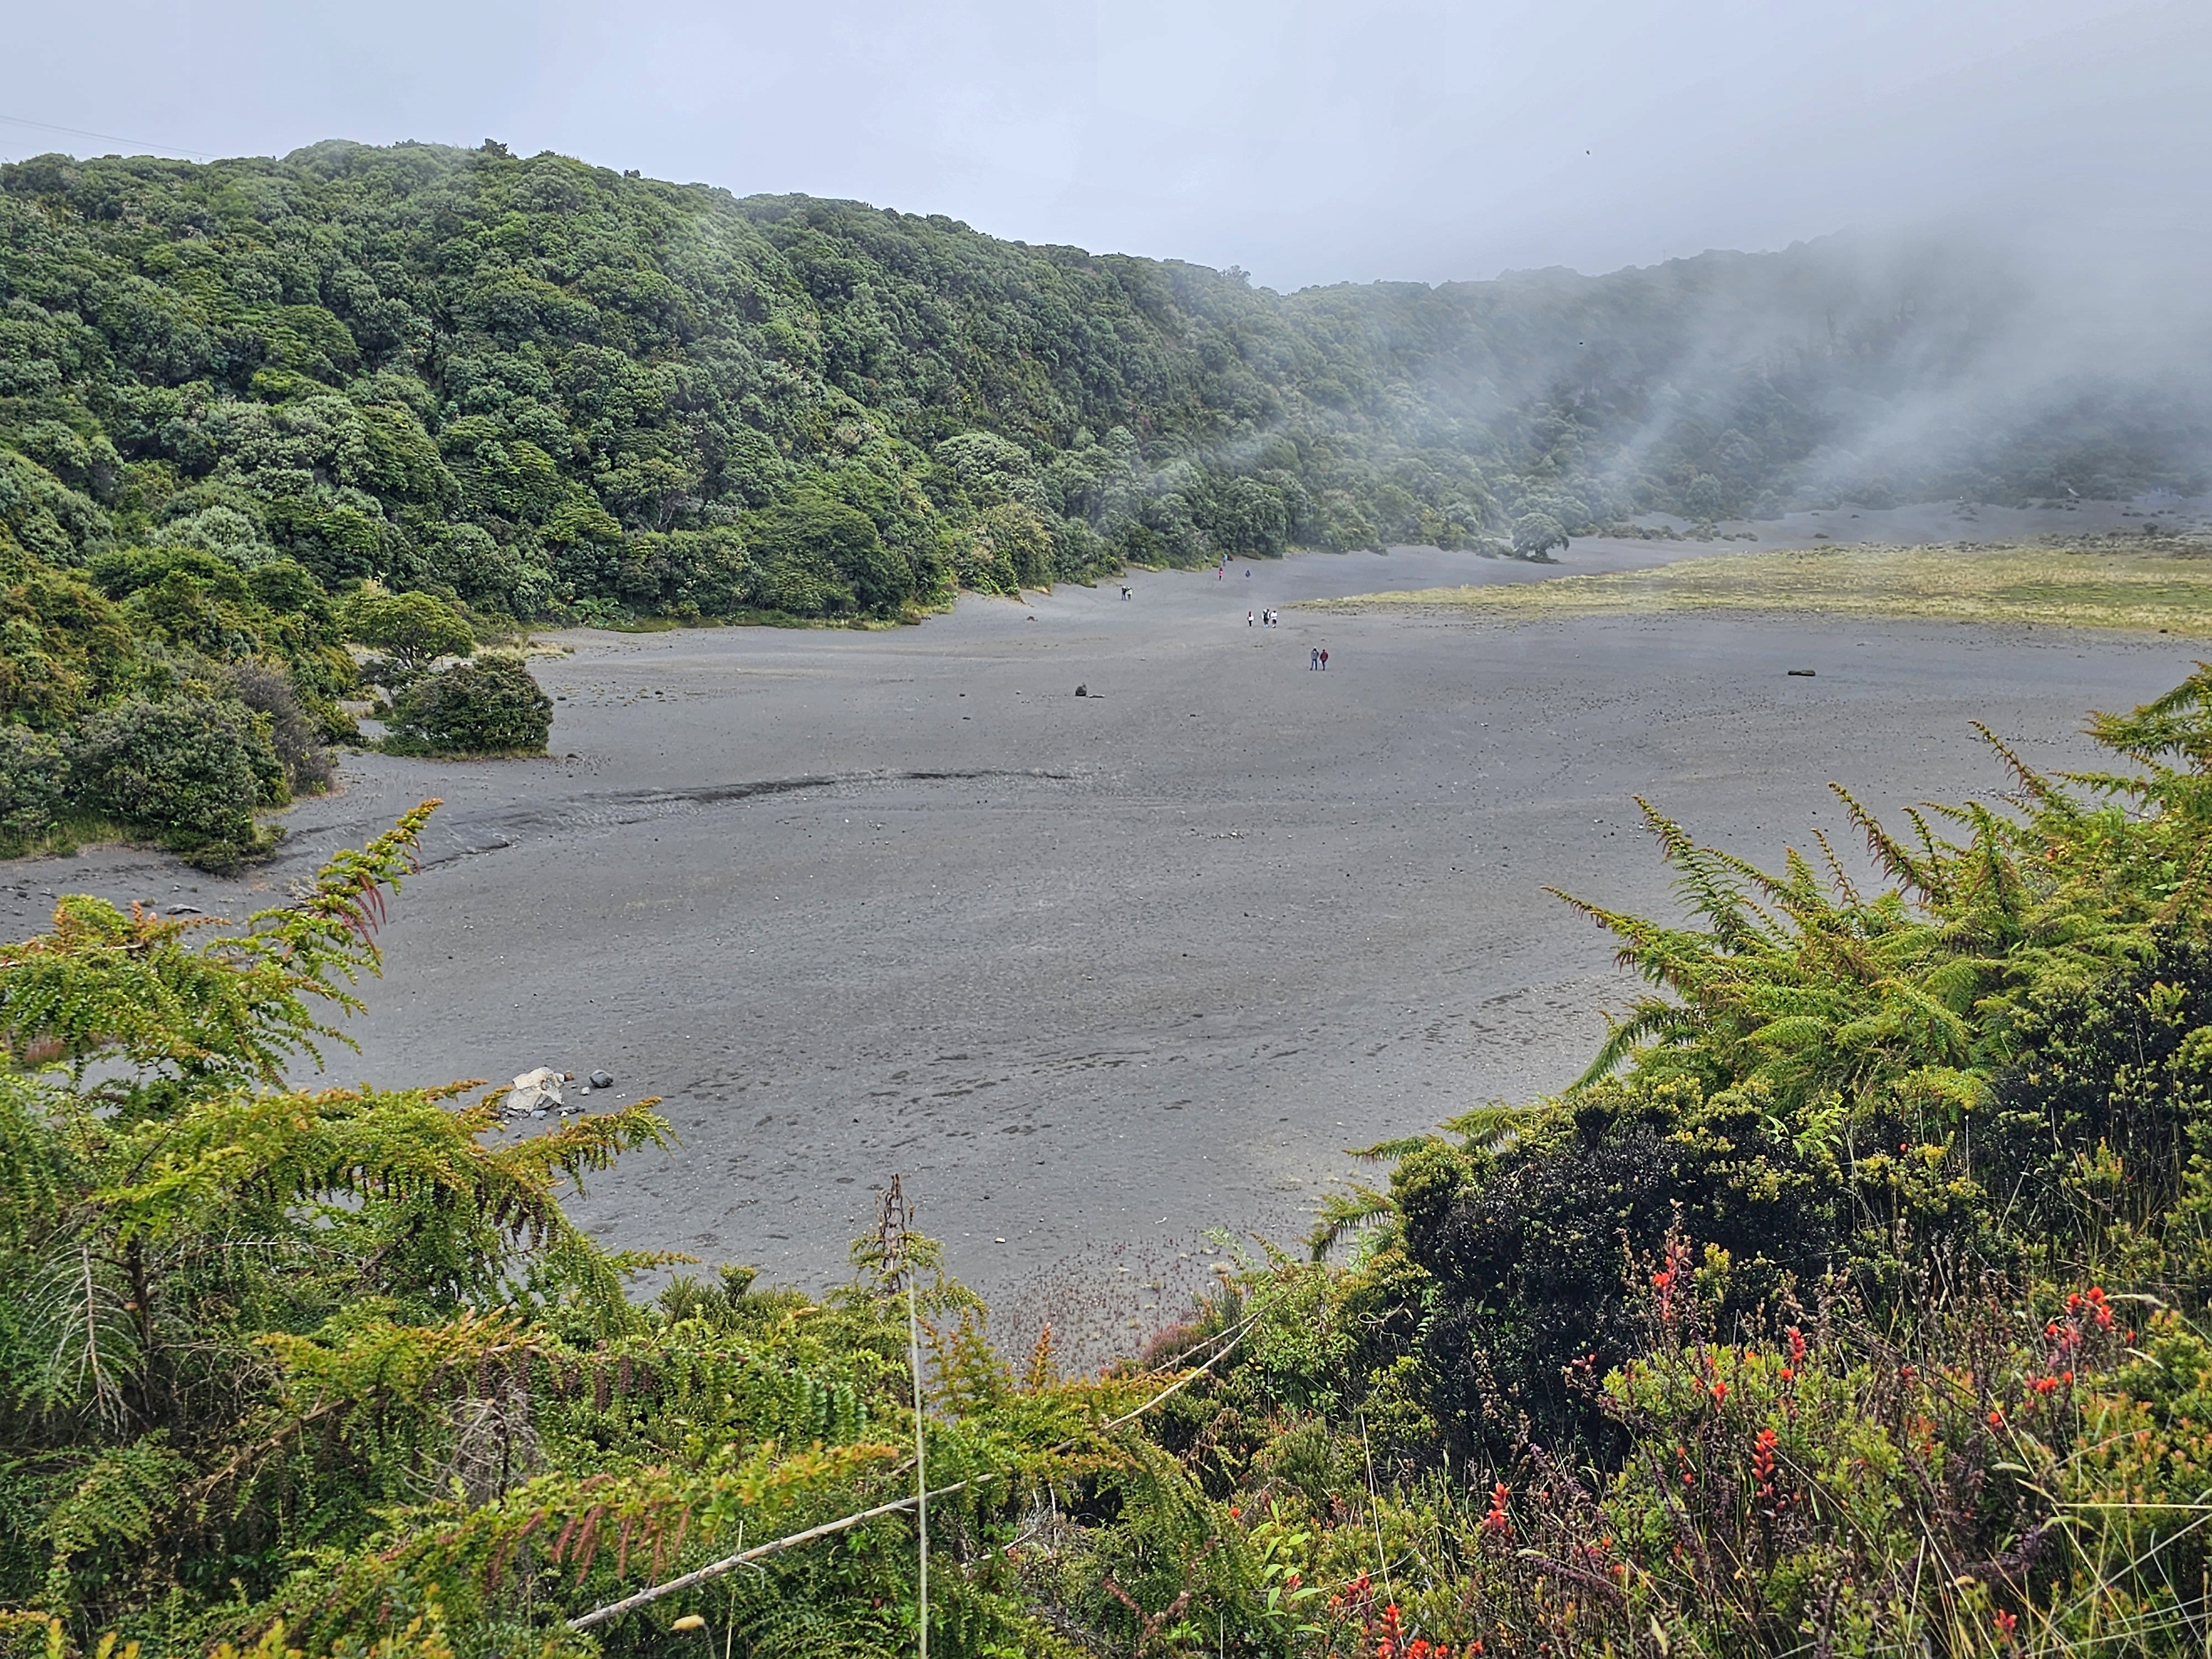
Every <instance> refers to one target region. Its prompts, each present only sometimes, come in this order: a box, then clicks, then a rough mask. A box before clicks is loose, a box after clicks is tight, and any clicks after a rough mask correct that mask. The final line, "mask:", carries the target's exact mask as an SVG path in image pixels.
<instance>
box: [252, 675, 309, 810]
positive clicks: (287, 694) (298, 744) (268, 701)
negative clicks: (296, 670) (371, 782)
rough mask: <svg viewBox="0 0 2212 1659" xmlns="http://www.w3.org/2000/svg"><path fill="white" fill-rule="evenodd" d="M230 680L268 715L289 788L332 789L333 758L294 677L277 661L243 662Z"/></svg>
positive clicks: (257, 709) (257, 711)
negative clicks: (326, 748)
mask: <svg viewBox="0 0 2212 1659" xmlns="http://www.w3.org/2000/svg"><path fill="white" fill-rule="evenodd" d="M230 683H231V685H232V686H233V687H234V689H235V690H236V691H237V692H238V700H239V701H240V702H242V703H244V704H245V705H246V707H247V708H250V709H252V711H253V712H254V713H255V714H260V715H264V716H265V717H266V719H267V720H268V737H269V744H270V748H271V750H274V752H275V754H276V760H277V763H279V764H280V765H281V766H282V767H283V769H284V784H285V787H286V789H287V790H288V791H289V793H292V794H295V795H319V794H321V793H323V791H324V790H325V789H327V788H329V787H331V757H330V756H329V754H328V753H327V752H326V751H325V750H324V748H323V744H322V738H321V735H320V734H319V732H317V730H316V729H315V723H314V722H313V720H310V719H309V718H308V717H307V710H306V709H305V708H302V707H301V703H300V698H299V695H298V693H297V692H296V691H295V690H294V689H293V685H292V677H291V676H290V675H289V674H288V673H287V672H285V671H284V670H283V668H282V667H281V666H279V665H274V664H270V663H259V662H242V663H237V664H234V665H232V667H231V670H230ZM277 804H278V805H282V803H281V802H280V803H277Z"/></svg>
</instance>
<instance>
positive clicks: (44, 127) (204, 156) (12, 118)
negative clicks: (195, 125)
mask: <svg viewBox="0 0 2212 1659" xmlns="http://www.w3.org/2000/svg"><path fill="white" fill-rule="evenodd" d="M0 121H5V122H7V123H8V124H9V125H10V126H17V127H36V128H38V129H39V130H40V131H41V132H66V133H68V134H69V135H70V137H73V138H104V139H106V141H107V142H108V143H111V144H143V145H144V146H145V147H146V148H147V149H167V150H174V151H175V152H176V153H177V154H178V155H189V156H190V157H191V159H192V160H194V161H214V160H215V159H216V158H215V157H214V156H212V155H209V154H208V153H207V151H205V150H204V149H185V147H184V146H183V145H182V144H162V143H155V141H154V140H153V139H151V138H125V137H121V136H120V135H118V134H116V133H112V132H88V131H86V130H85V129H84V128H82V127H62V126H56V125H54V124H53V123H52V121H33V120H29V119H27V118H25V117H23V116H21V115H0Z"/></svg>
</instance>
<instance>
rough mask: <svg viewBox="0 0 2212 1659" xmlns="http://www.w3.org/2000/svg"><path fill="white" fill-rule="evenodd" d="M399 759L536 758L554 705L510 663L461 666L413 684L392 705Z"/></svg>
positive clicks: (393, 743) (389, 744) (389, 742)
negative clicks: (408, 756) (423, 756)
mask: <svg viewBox="0 0 2212 1659" xmlns="http://www.w3.org/2000/svg"><path fill="white" fill-rule="evenodd" d="M390 726H391V736H390V737H389V738H386V742H385V746H386V748H387V749H390V750H393V751H394V752H395V753H398V754H441V755H538V754H543V753H544V750H545V739H546V738H547V736H548V735H549V734H550V732H552V730H553V699H552V698H550V697H549V696H546V695H545V693H544V691H542V690H539V689H538V682H537V681H536V680H534V679H532V678H531V677H530V671H529V670H528V669H527V668H525V667H524V666H523V665H521V664H520V662H518V661H516V660H515V659H513V657H486V658H484V659H482V660H481V661H478V662H465V663H460V664H458V665H455V666H453V667H452V668H449V669H447V671H445V672H444V673H442V674H431V675H428V676H426V677H425V678H422V679H419V680H416V682H415V683H414V684H411V685H410V686H409V687H408V688H407V689H406V690H404V691H402V692H401V693H400V694H399V696H398V697H397V698H395V699H394V700H393V702H392V717H391V720H390Z"/></svg>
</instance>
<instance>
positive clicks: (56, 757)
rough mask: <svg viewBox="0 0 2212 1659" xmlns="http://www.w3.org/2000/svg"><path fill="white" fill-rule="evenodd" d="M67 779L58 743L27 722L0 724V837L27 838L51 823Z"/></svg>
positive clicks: (66, 768)
mask: <svg viewBox="0 0 2212 1659" xmlns="http://www.w3.org/2000/svg"><path fill="white" fill-rule="evenodd" d="M68 781H69V762H68V760H67V758H66V757H64V755H63V753H62V746H61V744H60V743H59V742H58V740H56V739H55V738H53V737H52V736H50V735H49V734H48V733H46V732H33V730H32V729H31V728H30V727H29V726H0V837H5V838H6V839H8V840H9V841H28V840H30V839H31V838H32V837H33V836H40V835H43V834H45V833H46V830H48V829H51V828H52V826H53V822H54V809H55V808H56V807H57V806H58V805H61V799H62V791H63V788H64V786H65V785H66V784H67V783H68Z"/></svg>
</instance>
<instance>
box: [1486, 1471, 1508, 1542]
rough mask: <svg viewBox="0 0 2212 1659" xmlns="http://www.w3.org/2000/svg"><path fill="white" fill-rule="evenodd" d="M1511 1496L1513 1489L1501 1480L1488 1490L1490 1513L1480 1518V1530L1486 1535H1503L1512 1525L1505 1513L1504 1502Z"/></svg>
mask: <svg viewBox="0 0 2212 1659" xmlns="http://www.w3.org/2000/svg"><path fill="white" fill-rule="evenodd" d="M1512 1496H1513V1489H1512V1488H1511V1487H1510V1486H1507V1485H1506V1484H1505V1483H1504V1481H1503V1480H1501V1481H1499V1482H1498V1484H1497V1485H1496V1486H1492V1488H1491V1489H1490V1513H1489V1514H1487V1515H1486V1516H1483V1517H1482V1529H1483V1530H1484V1531H1485V1532H1487V1533H1504V1531H1506V1530H1507V1529H1508V1528H1510V1527H1511V1526H1512V1524H1513V1517H1512V1516H1511V1515H1510V1514H1509V1513H1507V1511H1506V1508H1505V1501H1506V1499H1508V1498H1510V1497H1512Z"/></svg>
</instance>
